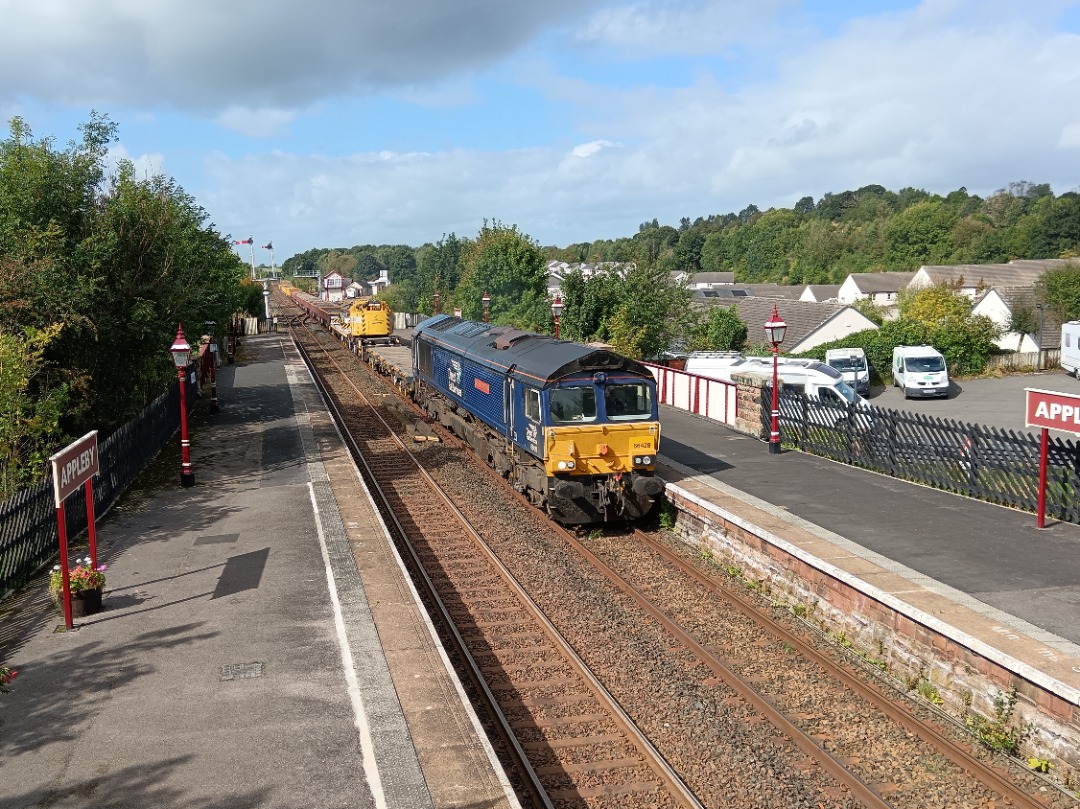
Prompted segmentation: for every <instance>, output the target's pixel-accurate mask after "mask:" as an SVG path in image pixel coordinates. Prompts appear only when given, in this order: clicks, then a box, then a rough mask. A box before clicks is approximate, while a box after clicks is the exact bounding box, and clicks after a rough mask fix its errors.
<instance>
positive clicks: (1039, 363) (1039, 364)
mask: <svg viewBox="0 0 1080 809" xmlns="http://www.w3.org/2000/svg"><path fill="white" fill-rule="evenodd" d="M1035 308H1036V309H1038V310H1039V345H1038V346H1037V347H1036V351H1038V352H1039V353H1038V354H1037V355H1036V360H1035V370H1036V371H1041V370H1042V369H1043V347H1042V342H1043V341H1042V337H1043V324H1044V322H1045V319H1046V304H1043V303H1036V304H1035Z"/></svg>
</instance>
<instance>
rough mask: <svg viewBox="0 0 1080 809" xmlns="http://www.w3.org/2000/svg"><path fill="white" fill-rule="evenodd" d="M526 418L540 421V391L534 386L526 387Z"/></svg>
mask: <svg viewBox="0 0 1080 809" xmlns="http://www.w3.org/2000/svg"><path fill="white" fill-rule="evenodd" d="M525 418H527V419H528V420H529V421H535V422H539V421H540V391H538V390H535V389H533V388H525Z"/></svg>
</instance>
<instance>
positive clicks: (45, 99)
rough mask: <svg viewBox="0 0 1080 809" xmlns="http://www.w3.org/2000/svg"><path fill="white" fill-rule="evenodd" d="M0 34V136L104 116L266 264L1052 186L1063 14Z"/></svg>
mask: <svg viewBox="0 0 1080 809" xmlns="http://www.w3.org/2000/svg"><path fill="white" fill-rule="evenodd" d="M0 19H2V20H4V24H3V25H2V26H0V114H2V115H3V118H4V120H5V121H7V120H9V119H10V118H12V117H13V116H20V117H22V118H23V119H24V120H25V121H26V122H27V123H28V124H29V126H30V127H31V129H32V130H33V132H34V133H35V135H37V136H46V135H50V136H53V137H55V138H56V140H57V141H58V142H59V143H61V144H62V143H66V142H67V141H68V140H71V139H74V138H77V137H78V131H77V127H78V125H79V123H81V122H84V121H86V120H87V119H88V117H89V115H90V111H91V110H97V111H98V112H101V113H105V114H107V115H108V116H109V117H110V119H111V120H113V121H114V122H115V123H117V124H118V125H119V134H120V140H119V142H118V143H117V144H116V145H115V149H114V152H113V154H114V156H115V157H116V158H127V159H130V160H133V161H134V162H135V163H136V165H137V166H138V167H139V169H140V171H142V172H144V173H153V174H158V173H161V174H166V175H168V176H171V177H174V178H175V179H176V180H177V182H178V183H179V184H180V185H181V186H182V187H183V188H184V189H185V190H186V191H187V192H188V193H190V194H192V195H193V196H194V197H195V199H196V200H197V201H198V202H199V204H200V205H202V207H203V208H205V209H206V211H207V213H208V214H209V219H210V221H211V222H213V223H214V225H215V227H216V228H217V229H218V230H219V231H221V232H222V233H223V234H226V235H229V236H230V237H232V238H235V239H241V238H246V237H247V236H248V235H251V236H253V237H254V238H255V240H256V245H257V246H258V245H263V244H266V243H268V242H272V243H273V245H274V248H275V249H274V253H275V259H276V261H277V263H280V262H281V261H283V260H284V259H285V258H288V257H289V256H290V255H293V254H295V253H298V252H302V251H304V250H307V249H309V248H312V247H349V246H352V245H356V244H409V245H412V246H419V245H421V244H423V243H425V242H435V241H438V240H439V239H440V238H441V237H442V236H443V235H444V234H447V233H451V232H452V233H456V234H457V235H458V236H464V237H471V236H474V235H476V233H477V232H478V231H479V229H480V227H481V225H482V224H483V221H484V220H485V219H487V220H489V221H490V220H498V221H500V222H503V223H505V224H516V225H517V226H518V227H519V228H520V229H521V230H522V231H523V232H524V233H526V234H528V235H529V236H531V237H532V238H533V239H535V240H536V241H538V242H539V243H541V244H544V245H558V246H565V245H567V244H570V243H573V242H581V241H591V240H594V239H601V238H616V237H619V236H630V235H633V234H634V233H635V232H636V231H637V229H638V225H639V224H640V223H641V222H644V221H650V220H652V219H653V218H656V219H658V220H659V221H660V222H661V223H663V224H671V225H677V224H678V222H679V219H680V218H681V217H684V216H688V217H690V218H691V219H693V218H696V217H698V216H708V215H710V214H723V213H727V212H729V211H735V212H737V211H739V210H741V209H743V208H745V207H746V206H747V205H748V204H750V203H753V204H755V205H757V206H758V207H760V208H761V209H763V210H764V209H768V208H769V207H773V206H782V207H791V206H792V205H794V203H795V202H796V201H797V200H798V199H800V198H801V197H804V196H807V195H809V196H812V197H814V198H815V199H820V198H821V196H822V195H823V194H825V193H826V192H831V191H832V192H835V191H843V190H846V189H855V188H859V187H861V186H864V185H868V184H871V183H877V184H881V185H884V186H885V187H887V188H890V189H893V190H899V189H900V188H903V187H907V186H912V187H916V188H925V189H926V190H928V191H932V192H939V193H948V192H949V191H952V190H954V189H956V188H959V187H961V186H964V187H966V188H967V189H968V190H969V191H971V192H972V193H977V194H981V195H984V196H985V195H988V194H991V193H993V192H994V191H995V190H997V189H999V188H1002V187H1004V186H1006V185H1007V184H1008V183H1010V182H1014V181H1019V180H1027V181H1031V182H1038V183H1042V182H1045V183H1050V184H1051V186H1052V188H1053V189H1054V191H1055V193H1059V194H1060V193H1064V192H1066V191H1072V190H1077V189H1078V188H1080V164H1078V160H1077V158H1078V157H1080V108H1078V107H1077V105H1076V100H1077V99H1078V98H1080V0H1031V2H1025V3H1016V2H1015V1H1014V0H924V2H905V0H866V2H828V0H808V1H807V2H797V1H796V0H757V2H754V3H747V2H745V0H640V2H611V1H609V0H545V2H543V3H537V2H535V0H528V2H526V1H525V0H454V1H453V2H448V0H397V2H395V3H387V2H385V0H306V2H305V3H303V4H297V3H294V2H289V1H288V0H258V2H256V0H186V2H184V3H175V2H170V0H141V2H137V3H133V2H130V0H95V2H93V3H87V2H85V0H34V2H28V0H0ZM244 257H245V258H246V257H247V256H246V254H245V256H244ZM268 258H269V256H268V254H267V253H266V252H265V251H257V255H256V259H257V260H259V261H262V262H265V261H268Z"/></svg>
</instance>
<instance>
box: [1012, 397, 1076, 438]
mask: <svg viewBox="0 0 1080 809" xmlns="http://www.w3.org/2000/svg"><path fill="white" fill-rule="evenodd" d="M1025 393H1026V394H1027V405H1026V407H1025V415H1024V426H1026V427H1046V428H1049V429H1051V430H1065V431H1066V432H1070V433H1077V434H1080V396H1077V395H1075V394H1072V393H1059V392H1057V391H1052V390H1037V389H1035V388H1025Z"/></svg>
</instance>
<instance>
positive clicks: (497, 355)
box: [411, 315, 664, 525]
mask: <svg viewBox="0 0 1080 809" xmlns="http://www.w3.org/2000/svg"><path fill="white" fill-rule="evenodd" d="M412 362H413V368H412V373H413V379H412V390H411V393H412V396H413V398H414V399H415V400H416V401H417V402H418V403H419V404H420V405H421V406H422V407H423V408H424V409H425V410H427V411H428V412H429V413H430V414H431V415H432V416H434V417H435V418H437V419H438V420H439V421H440V422H441V423H442V424H443V425H444V426H446V427H448V428H450V429H451V430H453V431H454V432H455V433H456V434H458V435H459V436H460V437H462V438H463V439H465V440H466V441H467V442H468V443H469V444H470V446H471V447H472V449H473V450H474V451H475V452H476V453H477V454H478V455H479V456H480V457H481V458H483V459H486V460H487V462H488V463H489V464H491V466H493V467H494V468H495V469H496V470H497V471H498V472H500V473H501V474H502V475H503V477H505V478H506V479H507V480H509V481H510V482H511V483H512V484H513V486H514V487H515V488H516V489H517V490H518V491H520V492H523V493H525V494H526V495H527V497H528V498H529V500H530V501H531V502H532V503H533V504H534V505H536V506H538V507H540V508H542V509H544V510H545V511H546V512H547V513H548V514H549V515H550V516H551V517H552V518H553V519H554V520H556V521H557V522H559V523H561V524H564V525H583V524H590V523H603V522H613V521H633V520H637V519H639V518H641V517H643V516H645V515H646V514H648V513H649V512H650V511H651V510H652V508H653V507H654V505H655V504H656V503H657V501H658V500H659V498H660V496H661V494H662V493H663V489H664V484H663V481H662V480H661V479H660V478H658V477H656V476H655V475H654V474H653V473H654V463H655V460H656V453H657V451H658V450H659V445H660V421H659V417H658V414H657V400H656V383H655V381H654V380H653V377H652V375H651V374H650V373H649V370H648V369H647V368H646V367H645V366H644V365H642V364H641V363H639V362H637V361H635V360H631V359H628V358H626V357H623V356H620V355H619V354H617V353H615V352H614V351H611V350H609V349H606V348H597V347H590V346H585V345H580V344H578V343H573V342H569V341H566V340H556V339H554V338H552V337H547V336H544V335H538V334H533V333H530V332H526V331H520V330H518V329H514V328H511V327H508V326H491V325H489V324H487V323H477V322H474V321H469V320H462V319H461V318H458V317H451V316H448V315H436V316H434V317H432V318H429V319H427V320H425V321H424V322H423V323H421V324H420V325H419V326H417V327H416V329H415V332H414V335H413V342H412Z"/></svg>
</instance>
